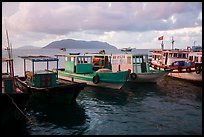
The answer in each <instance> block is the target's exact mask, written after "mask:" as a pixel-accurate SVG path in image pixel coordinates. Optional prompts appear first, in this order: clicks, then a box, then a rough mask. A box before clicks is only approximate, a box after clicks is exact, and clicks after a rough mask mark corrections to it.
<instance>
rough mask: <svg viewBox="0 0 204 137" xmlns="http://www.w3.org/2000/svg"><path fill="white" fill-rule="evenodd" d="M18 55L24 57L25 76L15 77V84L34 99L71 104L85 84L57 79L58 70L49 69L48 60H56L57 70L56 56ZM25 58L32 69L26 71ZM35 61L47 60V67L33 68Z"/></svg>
mask: <svg viewBox="0 0 204 137" xmlns="http://www.w3.org/2000/svg"><path fill="white" fill-rule="evenodd" d="M19 57H20V58H22V59H24V72H25V76H22V77H15V78H16V84H17V86H18V87H19V88H20V89H21V90H24V91H25V92H27V93H30V94H31V96H32V98H34V99H38V100H41V101H44V102H47V103H65V104H73V103H75V101H76V98H77V96H78V95H79V93H80V91H81V90H83V89H84V87H85V86H86V83H75V82H71V81H67V80H62V79H59V78H58V71H57V72H53V71H51V70H49V62H57V70H58V59H57V58H52V57H49V56H41V55H40V56H19ZM26 60H29V61H31V62H32V71H26V68H25V66H26V64H25V62H26ZM37 62H47V69H45V70H34V68H35V67H34V65H35V63H37Z"/></svg>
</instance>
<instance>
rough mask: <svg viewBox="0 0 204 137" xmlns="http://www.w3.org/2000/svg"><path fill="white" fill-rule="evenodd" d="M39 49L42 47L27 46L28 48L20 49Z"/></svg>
mask: <svg viewBox="0 0 204 137" xmlns="http://www.w3.org/2000/svg"><path fill="white" fill-rule="evenodd" d="M39 48H41V47H35V46H31V45H26V46H22V47H19V48H18V49H39Z"/></svg>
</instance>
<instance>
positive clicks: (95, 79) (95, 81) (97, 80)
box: [92, 75, 100, 84]
mask: <svg viewBox="0 0 204 137" xmlns="http://www.w3.org/2000/svg"><path fill="white" fill-rule="evenodd" d="M92 81H93V83H94V84H98V83H99V82H100V78H99V76H98V75H95V76H94V77H93V79H92Z"/></svg>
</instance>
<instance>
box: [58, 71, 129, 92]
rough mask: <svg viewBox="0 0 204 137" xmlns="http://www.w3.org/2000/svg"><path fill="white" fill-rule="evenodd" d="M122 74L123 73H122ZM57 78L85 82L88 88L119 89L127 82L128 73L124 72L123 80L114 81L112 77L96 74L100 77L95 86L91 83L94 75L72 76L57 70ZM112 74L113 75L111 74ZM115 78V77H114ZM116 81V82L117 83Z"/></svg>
mask: <svg viewBox="0 0 204 137" xmlns="http://www.w3.org/2000/svg"><path fill="white" fill-rule="evenodd" d="M122 73H123V72H122ZM58 74H59V78H61V79H65V80H72V81H75V82H86V83H87V85H89V86H94V87H104V88H111V89H121V87H122V86H123V85H124V83H125V82H126V81H127V76H128V72H126V71H125V72H124V74H123V75H124V76H125V75H127V76H125V77H124V79H121V80H120V79H117V78H116V79H114V81H113V80H112V81H111V79H112V78H113V77H110V78H107V77H106V76H105V75H107V74H105V73H97V74H98V75H99V77H100V82H99V83H97V84H94V83H93V77H94V76H95V73H93V74H73V73H69V72H66V71H64V70H58ZM112 74H113V73H112ZM116 77H117V76H116ZM117 80H118V81H117Z"/></svg>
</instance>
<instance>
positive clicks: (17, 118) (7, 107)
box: [1, 30, 30, 134]
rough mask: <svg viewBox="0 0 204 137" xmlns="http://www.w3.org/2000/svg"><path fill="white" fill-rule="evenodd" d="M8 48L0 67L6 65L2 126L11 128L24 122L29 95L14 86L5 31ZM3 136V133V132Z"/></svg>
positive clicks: (10, 54) (9, 49)
mask: <svg viewBox="0 0 204 137" xmlns="http://www.w3.org/2000/svg"><path fill="white" fill-rule="evenodd" d="M6 35H7V41H8V46H7V47H6V50H7V52H8V57H4V58H2V65H3V64H4V65H5V63H6V72H4V71H5V70H2V94H1V100H2V126H3V130H4V129H5V128H6V127H11V126H12V125H13V124H14V123H16V122H17V123H19V122H23V121H24V120H26V116H25V114H24V109H25V107H26V105H27V101H28V100H29V97H30V95H29V94H27V93H25V92H23V91H22V90H20V89H19V88H18V87H16V85H15V78H14V65H13V58H12V46H11V43H10V42H9V36H8V32H7V30H6ZM3 134H4V132H3Z"/></svg>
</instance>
